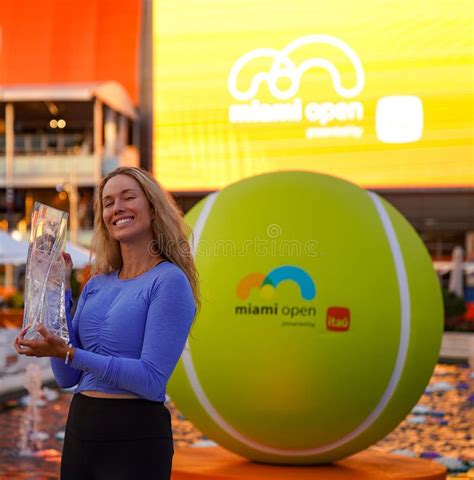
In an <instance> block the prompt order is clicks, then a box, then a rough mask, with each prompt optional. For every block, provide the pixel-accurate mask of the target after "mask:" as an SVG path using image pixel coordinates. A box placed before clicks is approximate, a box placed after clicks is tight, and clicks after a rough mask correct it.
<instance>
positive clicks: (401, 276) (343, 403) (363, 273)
mask: <svg viewBox="0 0 474 480" xmlns="http://www.w3.org/2000/svg"><path fill="white" fill-rule="evenodd" d="M186 220H187V222H188V223H189V224H190V225H191V226H192V227H193V229H194V244H193V245H194V250H195V259H196V264H197V268H198V271H199V275H200V284H201V289H202V310H201V312H200V313H199V315H198V317H197V320H196V323H195V325H194V327H193V329H192V336H191V337H190V338H189V339H188V344H187V345H186V348H185V350H184V352H183V355H182V357H181V359H180V361H179V363H178V365H177V367H176V370H175V372H174V374H173V376H172V378H171V380H170V383H169V388H168V391H169V394H170V396H171V398H172V400H173V401H175V402H176V404H177V406H178V408H179V409H180V410H181V411H182V412H183V414H184V415H185V416H187V417H188V418H189V420H190V421H191V422H192V423H194V424H195V425H196V427H197V428H198V429H200V430H201V431H202V432H203V433H204V434H205V435H207V436H208V437H210V438H211V439H213V440H215V441H216V442H217V443H219V444H220V445H221V446H223V447H225V448H227V449H229V450H231V451H233V452H235V453H237V454H240V455H242V456H244V457H247V458H249V459H252V460H256V461H261V462H268V463H276V464H283V463H285V464H311V463H322V462H329V461H333V460H337V459H340V458H343V457H345V456H348V455H350V454H353V453H355V452H357V451H360V450H362V449H364V448H366V447H368V446H370V445H371V444H373V443H374V442H376V441H377V440H380V439H381V438H383V437H384V436H385V435H387V434H388V433H389V432H390V431H391V430H392V429H393V428H395V427H396V426H397V425H398V423H399V422H400V421H401V420H402V419H403V418H404V417H405V416H406V415H407V414H408V413H409V412H410V410H411V408H412V407H413V405H414V404H415V403H416V402H417V400H418V398H419V397H420V395H421V394H422V393H423V389H424V387H425V385H426V384H427V382H428V380H429V378H430V375H431V373H432V370H433V367H434V365H435V363H436V360H437V356H438V351H439V346H440V340H441V331H442V300H441V294H440V288H439V285H438V281H437V277H436V274H435V272H434V270H433V267H432V264H431V260H430V257H429V255H428V253H427V251H426V249H425V247H424V245H423V243H422V241H421V240H420V238H419V237H418V235H417V234H416V232H415V231H414V230H413V228H412V227H411V226H410V224H409V223H408V222H407V221H406V220H405V218H404V217H403V216H402V215H401V214H400V213H399V212H398V211H397V210H395V208H393V207H392V206H391V205H390V204H389V203H387V202H386V201H385V200H383V199H382V198H380V197H379V196H377V195H376V194H374V193H371V192H369V191H366V190H363V189H361V188H359V187H357V186H355V185H353V184H351V183H348V182H346V181H343V180H340V179H338V178H333V177H330V176H327V175H318V174H313V173H306V172H282V173H272V174H267V175H262V176H258V177H254V178H251V179H248V180H244V181H241V182H238V183H236V184H234V185H231V186H229V187H228V188H225V189H224V190H222V191H221V192H219V193H216V194H212V195H209V196H208V197H207V198H205V199H204V200H203V201H201V202H200V203H199V204H197V205H196V206H195V207H194V208H193V209H192V210H191V211H190V212H189V214H188V215H187V217H186Z"/></svg>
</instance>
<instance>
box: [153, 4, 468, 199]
mask: <svg viewBox="0 0 474 480" xmlns="http://www.w3.org/2000/svg"><path fill="white" fill-rule="evenodd" d="M473 11H474V10H473V8H472V4H471V2H470V1H469V0H457V1H456V2H452V1H449V0H443V1H436V0H434V1H427V0H411V1H401V2H394V1H390V2H386V1H384V2H381V1H378V0H371V1H369V0H365V1H362V2H355V3H354V2H353V1H349V0H333V1H331V2H318V1H315V0H299V1H297V2H295V1H290V0H271V1H270V0H259V1H254V2H249V1H242V0H239V1H236V0H224V1H223V0H201V1H199V2H198V1H193V0H174V1H173V2H168V1H164V0H155V1H154V3H153V41H154V44H153V48H154V53H153V56H154V61H153V74H154V80H153V85H154V91H153V95H154V134H153V137H154V138H153V168H154V174H155V176H156V177H157V178H158V179H159V180H160V181H161V182H162V183H163V185H164V186H165V187H166V188H168V189H170V190H172V191H209V190H215V189H219V188H221V187H224V186H226V185H228V184H229V183H232V182H235V181H237V180H239V179H242V178H246V177H250V176H253V175H257V174H260V173H264V172H270V171H277V170H309V171H315V172H322V173H327V174H331V175H335V176H338V177H342V178H345V179H347V180H350V181H352V182H354V183H356V184H358V185H361V186H363V187H368V188H438V187H441V188H443V187H447V188H450V187H473V186H474V159H473V149H472V134H473V118H472V116H473V93H472V87H473V80H474V76H473V75H474V74H473V64H474V63H473V35H472V31H473Z"/></svg>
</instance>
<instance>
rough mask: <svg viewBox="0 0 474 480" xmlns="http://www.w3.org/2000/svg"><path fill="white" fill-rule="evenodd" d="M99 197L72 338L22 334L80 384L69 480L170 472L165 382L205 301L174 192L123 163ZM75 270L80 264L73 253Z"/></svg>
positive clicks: (34, 351)
mask: <svg viewBox="0 0 474 480" xmlns="http://www.w3.org/2000/svg"><path fill="white" fill-rule="evenodd" d="M97 193H98V195H97V196H96V199H95V221H94V234H93V241H92V244H93V246H94V249H95V254H96V257H95V260H94V273H96V275H95V276H93V277H92V278H91V279H90V280H89V281H88V283H87V284H86V285H85V287H84V289H83V291H82V293H81V296H80V298H79V302H78V305H77V308H76V313H75V315H74V319H73V320H72V321H71V318H70V310H71V303H72V302H71V290H70V286H69V284H68V285H67V287H68V289H67V291H66V305H67V308H66V310H67V313H66V317H67V320H68V329H69V333H70V342H71V343H70V344H69V345H65V343H64V341H62V340H61V338H59V337H57V336H55V335H53V334H51V333H50V332H48V331H47V330H46V329H45V328H44V327H40V328H39V329H38V331H39V333H40V334H41V335H42V336H43V337H44V338H43V339H41V340H38V341H28V340H25V339H24V338H23V337H24V334H25V330H24V331H22V332H21V334H20V336H19V337H18V338H17V339H16V340H15V349H16V350H17V352H18V353H20V354H23V355H27V356H36V357H44V356H49V357H51V366H52V369H53V372H54V375H55V377H56V380H57V382H58V384H59V385H60V386H61V387H63V388H65V387H72V386H74V385H76V384H77V387H76V389H75V391H74V396H73V399H72V401H71V406H70V410H69V415H68V419H67V424H66V434H65V439H64V447H63V454H62V461H61V478H62V479H63V480H72V479H73V480H75V479H78V480H79V479H80V480H87V479H111V478H113V479H114V480H120V479H130V480H132V479H133V480H134V479H137V478H146V479H157V480H158V479H159V480H161V479H163V480H164V479H169V478H170V475H171V464H172V457H173V453H174V450H173V436H172V431H171V415H170V413H169V411H168V409H167V408H166V407H165V405H164V400H165V392H166V384H167V382H168V379H169V377H170V376H171V373H172V372H173V370H174V368H175V366H176V363H177V362H178V360H179V357H180V356H181V353H182V351H183V348H184V345H185V342H186V338H187V336H188V333H189V330H190V327H191V324H192V322H193V319H194V316H195V313H196V308H197V307H198V306H199V293H198V283H197V275H196V270H195V267H194V262H193V258H192V256H191V252H190V248H189V244H188V242H187V240H186V239H187V237H188V235H189V231H188V228H187V227H186V225H185V224H184V222H183V220H182V218H181V215H180V213H179V210H178V208H177V207H176V204H175V203H174V201H173V200H172V198H171V196H170V195H169V194H167V193H166V192H164V191H163V190H162V189H161V188H160V186H159V185H158V183H157V182H156V181H155V180H154V179H153V178H152V177H151V176H150V175H148V174H147V173H146V172H144V171H143V170H140V169H138V168H128V167H120V168H117V169H116V170H114V171H113V172H111V173H110V174H109V175H107V176H106V177H105V178H104V180H103V181H102V182H101V184H100V187H99V189H98V192H97ZM64 259H65V262H66V270H67V274H66V278H67V279H69V277H70V274H71V269H72V262H71V259H70V257H69V256H68V255H67V254H65V255H64Z"/></svg>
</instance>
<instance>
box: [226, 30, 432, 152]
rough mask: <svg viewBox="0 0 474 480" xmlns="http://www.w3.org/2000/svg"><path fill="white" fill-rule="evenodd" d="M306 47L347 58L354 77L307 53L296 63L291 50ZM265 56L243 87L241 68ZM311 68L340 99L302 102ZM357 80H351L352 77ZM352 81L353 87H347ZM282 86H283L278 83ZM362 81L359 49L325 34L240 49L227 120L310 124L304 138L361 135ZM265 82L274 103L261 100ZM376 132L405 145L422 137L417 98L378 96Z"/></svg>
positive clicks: (383, 138) (230, 79)
mask: <svg viewBox="0 0 474 480" xmlns="http://www.w3.org/2000/svg"><path fill="white" fill-rule="evenodd" d="M308 45H326V46H330V47H333V48H335V49H337V50H339V51H340V52H342V54H343V55H344V56H345V57H346V58H347V60H348V61H349V62H350V64H351V66H352V68H353V72H354V75H352V76H351V79H349V80H347V79H346V78H343V76H342V75H341V73H340V72H339V70H338V69H337V68H336V66H335V65H334V63H333V62H332V61H331V59H330V58H325V57H311V58H307V59H305V60H303V61H301V62H300V63H299V64H296V63H295V62H294V61H293V60H292V59H291V57H292V54H294V53H295V52H298V50H300V49H302V48H303V47H307V46H308ZM261 59H269V60H270V61H271V66H270V68H269V69H268V70H267V71H256V72H252V73H253V75H252V76H251V78H250V81H247V85H245V87H242V82H241V76H242V72H243V71H245V70H246V69H248V68H252V62H253V63H254V64H255V61H256V60H261ZM313 69H322V70H325V71H326V72H327V74H328V75H329V76H330V78H331V82H332V86H333V89H334V92H335V93H336V94H337V95H338V96H339V97H340V101H337V102H334V101H326V100H325V99H324V98H318V97H319V96H318V93H317V92H315V94H314V96H315V97H316V98H317V101H316V100H313V99H309V101H308V100H306V101H304V100H303V99H302V98H300V97H299V96H298V95H299V93H300V86H301V81H302V79H303V77H304V75H305V74H306V73H307V72H308V71H310V70H313ZM354 78H355V80H354ZM349 82H352V85H348V83H349ZM282 84H284V85H286V87H285V88H282V87H281V85H282ZM364 85H365V73H364V68H363V66H362V62H361V60H360V58H359V56H358V55H357V53H356V52H355V51H354V50H353V49H352V48H351V47H350V46H349V45H348V44H347V43H346V42H344V41H343V40H341V39H339V38H337V37H334V36H330V35H323V34H313V35H306V36H303V37H300V38H298V39H296V40H294V41H292V42H290V43H289V44H288V45H286V46H285V47H284V48H283V49H281V50H276V49H274V48H257V49H255V50H251V51H249V52H246V53H244V54H243V55H242V56H241V57H240V58H238V59H237V61H236V62H235V63H234V64H233V66H232V68H231V70H230V73H229V77H228V90H229V93H230V94H231V95H232V97H233V98H234V99H235V100H237V101H238V102H240V103H235V104H232V105H230V106H229V121H230V122H231V123H300V122H303V121H304V122H305V123H308V122H309V124H310V126H309V127H308V128H306V132H305V134H306V138H308V139H312V138H328V137H339V138H344V137H345V138H347V137H352V138H360V137H362V135H363V132H364V131H363V127H362V125H361V122H362V121H363V119H364V105H363V104H362V102H361V101H359V100H357V96H358V95H360V93H361V92H362V90H363V89H364ZM263 86H265V87H266V88H267V89H268V91H269V92H270V94H271V95H272V97H273V98H274V100H275V101H272V102H266V103H264V102H261V101H260V100H259V98H258V95H259V92H260V91H261V89H262V87H263ZM375 116H376V125H375V127H376V128H375V129H376V135H377V138H378V139H379V140H380V141H381V142H384V143H407V142H413V141H417V140H419V139H420V138H421V134H422V131H423V107H422V103H421V100H420V99H419V97H416V96H412V95H392V96H384V97H382V98H380V99H379V100H378V102H377V105H376V115H375Z"/></svg>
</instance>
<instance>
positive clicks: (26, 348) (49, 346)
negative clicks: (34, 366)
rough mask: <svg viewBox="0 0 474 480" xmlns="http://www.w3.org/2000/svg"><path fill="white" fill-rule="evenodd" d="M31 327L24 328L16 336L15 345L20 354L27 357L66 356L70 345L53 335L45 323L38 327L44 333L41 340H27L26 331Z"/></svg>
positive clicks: (38, 330) (40, 332) (39, 331)
mask: <svg viewBox="0 0 474 480" xmlns="http://www.w3.org/2000/svg"><path fill="white" fill-rule="evenodd" d="M28 328H30V327H26V328H24V329H23V330H22V331H21V333H20V335H19V336H18V337H16V338H15V343H14V344H13V346H14V347H15V350H16V351H17V353H19V354H20V355H26V356H27V357H37V358H38V357H59V358H66V353H67V350H68V346H67V345H66V343H65V342H64V340H63V339H62V338H61V337H58V336H57V335H53V334H52V333H51V332H50V331H49V330H47V329H46V328H45V327H44V326H43V325H40V326H39V327H38V328H37V332H38V333H39V334H41V335H42V337H43V339H41V340H25V338H24V337H25V333H26V331H27V330H28Z"/></svg>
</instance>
